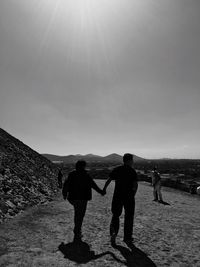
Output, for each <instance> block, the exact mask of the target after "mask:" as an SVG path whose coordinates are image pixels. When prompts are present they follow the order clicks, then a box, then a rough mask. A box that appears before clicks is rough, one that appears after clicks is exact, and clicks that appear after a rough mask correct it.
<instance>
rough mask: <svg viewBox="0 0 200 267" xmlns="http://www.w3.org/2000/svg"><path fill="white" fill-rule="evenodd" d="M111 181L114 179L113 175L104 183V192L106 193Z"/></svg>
mask: <svg viewBox="0 0 200 267" xmlns="http://www.w3.org/2000/svg"><path fill="white" fill-rule="evenodd" d="M111 181H112V177H109V178H108V179H107V181H106V182H105V185H104V187H103V192H104V194H106V189H107V187H108V186H109V184H110V183H111Z"/></svg>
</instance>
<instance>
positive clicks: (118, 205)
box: [110, 198, 123, 236]
mask: <svg viewBox="0 0 200 267" xmlns="http://www.w3.org/2000/svg"><path fill="white" fill-rule="evenodd" d="M122 208H123V205H122V201H121V200H120V199H116V198H113V200H112V214H113V215H112V220H111V224H110V235H111V236H117V234H118V232H119V217H120V215H121V214H122Z"/></svg>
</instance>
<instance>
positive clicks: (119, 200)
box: [103, 153, 138, 244]
mask: <svg viewBox="0 0 200 267" xmlns="http://www.w3.org/2000/svg"><path fill="white" fill-rule="evenodd" d="M123 162H124V164H123V165H122V166H119V167H116V168H115V169H113V171H112V172H111V173H110V175H109V178H108V180H107V181H106V183H105V186H104V188H103V192H104V193H106V188H107V186H108V185H109V184H110V182H111V181H112V180H114V181H115V189H114V193H113V199H112V208H111V210H112V214H113V215H112V220H111V224H110V235H111V242H112V243H113V244H115V240H116V237H117V234H118V231H119V217H120V215H121V214H122V210H123V208H124V211H125V217H124V242H126V243H131V242H132V241H133V237H132V234H133V219H134V213H135V194H136V192H137V188H138V182H137V173H136V171H135V170H134V168H133V155H132V154H129V153H126V154H124V156H123Z"/></svg>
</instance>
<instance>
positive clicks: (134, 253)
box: [112, 244, 156, 267]
mask: <svg viewBox="0 0 200 267" xmlns="http://www.w3.org/2000/svg"><path fill="white" fill-rule="evenodd" d="M112 247H113V248H115V249H117V250H119V252H120V253H121V255H122V256H123V257H124V259H125V260H126V262H125V265H126V266H128V267H156V265H155V263H154V262H153V261H152V260H151V259H150V258H149V257H148V256H147V255H146V254H145V253H144V252H143V251H142V250H140V249H139V248H137V247H136V246H135V245H133V244H131V245H128V247H129V248H126V247H123V246H119V245H117V244H112Z"/></svg>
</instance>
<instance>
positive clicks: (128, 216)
mask: <svg viewBox="0 0 200 267" xmlns="http://www.w3.org/2000/svg"><path fill="white" fill-rule="evenodd" d="M124 210H125V215H124V241H126V240H128V241H129V240H131V239H132V235H133V220H134V214H135V198H134V197H132V198H128V199H126V200H125V201H124Z"/></svg>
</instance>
